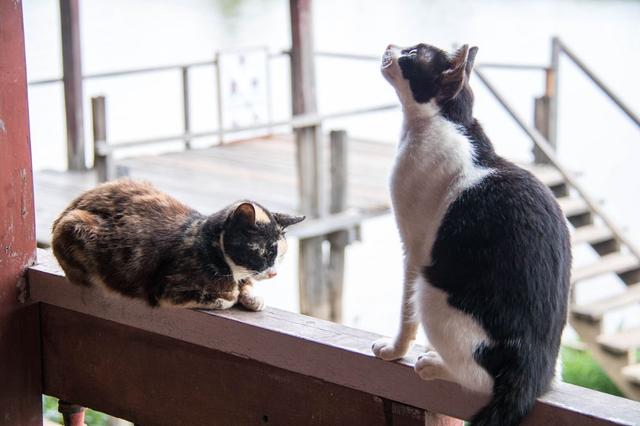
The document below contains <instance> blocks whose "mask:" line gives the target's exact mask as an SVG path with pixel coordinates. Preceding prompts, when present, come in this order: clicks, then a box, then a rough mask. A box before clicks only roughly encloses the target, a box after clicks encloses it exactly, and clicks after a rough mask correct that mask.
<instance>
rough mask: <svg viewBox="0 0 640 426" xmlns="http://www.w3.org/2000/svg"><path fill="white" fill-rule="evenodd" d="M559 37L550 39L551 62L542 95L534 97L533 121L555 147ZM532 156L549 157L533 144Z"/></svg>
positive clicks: (543, 159) (543, 160)
mask: <svg viewBox="0 0 640 426" xmlns="http://www.w3.org/2000/svg"><path fill="white" fill-rule="evenodd" d="M560 49H561V46H560V39H559V38H558V37H553V39H552V40H551V62H550V65H549V67H548V68H546V69H545V90H544V95H542V96H539V97H537V98H535V99H534V105H533V123H534V127H535V128H536V130H538V132H540V134H541V135H542V136H544V137H545V139H546V140H547V141H548V142H549V145H551V147H552V148H553V149H554V150H556V149H557V135H558V83H559V80H558V79H559V73H558V72H559V69H560ZM533 156H534V161H535V162H536V163H541V164H548V163H549V158H548V157H547V156H546V155H544V153H543V152H542V151H541V150H540V148H538V147H537V146H536V145H535V144H534V146H533Z"/></svg>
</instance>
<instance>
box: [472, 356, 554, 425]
mask: <svg viewBox="0 0 640 426" xmlns="http://www.w3.org/2000/svg"><path fill="white" fill-rule="evenodd" d="M483 349H484V351H481V352H484V353H483V354H478V353H476V354H477V355H479V358H480V361H481V364H485V365H486V364H490V365H486V366H487V367H489V368H488V369H489V370H493V369H492V368H491V364H492V365H493V366H495V367H497V371H496V370H493V371H492V373H493V374H492V375H493V376H494V378H495V379H494V384H493V396H492V397H491V400H490V401H489V403H488V404H487V405H485V406H484V407H483V408H482V409H481V410H480V411H478V412H477V413H476V414H475V415H474V416H473V418H472V419H471V422H470V425H471V426H518V425H519V424H520V423H521V422H522V420H523V419H524V417H525V416H526V415H527V414H528V413H529V411H531V409H532V408H533V406H534V404H535V402H536V399H537V397H538V396H539V395H541V394H542V393H543V392H544V391H545V390H546V389H547V387H548V386H549V382H550V381H551V378H552V376H553V366H552V367H551V370H549V369H548V368H546V367H547V366H546V365H545V364H546V363H544V362H543V363H540V361H541V359H535V358H536V357H535V355H533V354H531V353H528V354H527V353H523V352H524V351H523V350H522V349H521V350H520V351H517V352H519V353H518V354H514V353H513V352H512V353H511V355H512V356H509V355H507V356H506V357H505V353H504V352H503V353H501V354H499V355H498V354H497V352H498V351H499V350H498V349H496V348H491V349H489V348H483ZM500 350H502V351H503V350H504V348H502V349H500ZM492 352H493V353H492ZM506 352H510V351H509V350H507V351H506ZM496 355H497V356H496ZM514 355H515V356H514ZM538 356H540V354H539V355H538ZM523 358H527V359H523ZM482 361H485V362H482ZM501 363H507V364H508V368H500V367H499V365H500V364H501ZM536 364H537V365H536Z"/></svg>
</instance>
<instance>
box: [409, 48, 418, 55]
mask: <svg viewBox="0 0 640 426" xmlns="http://www.w3.org/2000/svg"><path fill="white" fill-rule="evenodd" d="M407 55H409V56H418V49H411V50H410V51H409V53H407Z"/></svg>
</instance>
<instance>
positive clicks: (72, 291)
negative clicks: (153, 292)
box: [28, 251, 640, 425]
mask: <svg viewBox="0 0 640 426" xmlns="http://www.w3.org/2000/svg"><path fill="white" fill-rule="evenodd" d="M28 280H29V286H30V292H31V294H30V300H31V303H34V304H35V303H37V304H38V306H39V310H40V324H41V336H42V338H41V341H42V342H43V344H42V349H41V350H42V377H43V386H44V389H43V392H44V393H46V394H49V395H52V396H55V397H58V398H61V399H64V400H66V401H71V402H73V403H76V404H81V405H83V406H88V407H91V408H95V409H98V410H100V411H103V412H106V413H108V414H112V415H115V416H118V417H121V418H125V419H127V420H130V421H133V422H135V423H138V424H142V425H150V424H154V425H162V424H167V425H175V424H260V423H264V424H267V423H272V424H328V425H329V424H331V425H332V424H349V422H350V423H351V424H370V425H375V424H407V425H419V424H420V425H423V424H425V411H427V412H428V413H439V414H442V415H446V416H451V417H455V418H458V419H469V418H470V416H471V415H472V414H473V413H474V412H475V411H476V410H478V409H479V408H480V407H481V406H482V405H483V404H484V403H486V401H487V396H486V395H478V394H474V393H471V392H468V391H465V390H463V389H461V388H460V387H459V386H458V385H456V384H453V383H449V382H444V381H431V382H427V381H422V380H421V379H420V378H419V377H418V376H417V375H416V374H415V372H414V371H413V364H414V361H415V359H416V356H417V354H418V353H419V352H420V350H421V349H422V348H420V347H416V348H415V349H414V350H413V351H412V352H411V353H410V354H409V355H408V356H407V357H406V358H404V359H403V360H401V361H399V362H386V361H382V360H380V359H377V358H375V357H374V356H373V355H372V354H371V351H370V346H371V342H372V341H374V340H375V339H376V338H378V337H379V336H378V335H376V334H373V333H369V332H365V331H362V330H357V329H353V328H350V327H345V326H342V325H338V324H334V323H331V322H327V321H323V320H319V319H315V318H311V317H307V316H303V315H298V314H294V313H290V312H285V311H280V310H277V309H270V308H267V309H266V310H265V311H263V312H258V313H255V312H247V311H242V310H238V309H231V310H228V311H215V312H211V311H201V310H188V309H171V308H156V309H153V308H149V307H148V306H146V305H145V304H144V303H142V302H140V301H137V300H132V299H125V298H121V297H120V296H116V295H112V294H107V293H106V292H104V291H103V290H100V289H97V290H93V289H89V288H83V287H78V286H74V285H72V284H70V283H69V282H68V281H67V280H66V278H65V277H64V275H63V274H62V272H61V270H60V269H59V267H58V265H57V263H56V262H55V260H54V259H53V257H52V256H51V254H50V253H49V252H45V251H40V252H39V253H38V263H37V264H36V265H35V266H33V267H31V268H30V269H29V270H28ZM433 417H434V414H427V418H428V419H429V418H433ZM639 421H640V403H637V402H634V401H631V400H626V399H622V398H618V397H614V396H611V395H607V394H602V393H599V392H595V391H591V390H588V389H583V388H580V387H576V386H572V385H568V384H558V385H556V386H555V387H554V388H553V389H552V390H551V391H549V392H548V393H547V394H546V395H544V396H543V397H542V398H540V399H539V401H538V402H537V404H536V406H535V408H534V409H533V411H532V413H531V414H530V416H529V417H528V418H527V420H526V422H525V424H531V425H534V424H535V425H538V424H539V425H543V424H544V425H546V424H553V425H633V424H638V422H639ZM427 423H428V422H427ZM428 424H429V423H428Z"/></svg>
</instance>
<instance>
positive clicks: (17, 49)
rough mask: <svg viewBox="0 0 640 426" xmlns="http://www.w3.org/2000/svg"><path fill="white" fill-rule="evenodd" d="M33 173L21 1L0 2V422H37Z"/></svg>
mask: <svg viewBox="0 0 640 426" xmlns="http://www.w3.org/2000/svg"><path fill="white" fill-rule="evenodd" d="M34 223H35V217H34V206H33V177H32V174H31V149H30V146H29V112H28V103H27V75H26V65H25V50H24V32H23V20H22V3H21V2H10V1H2V2H0V377H1V378H2V379H1V383H2V384H1V385H0V423H2V424H7V425H27V426H35V425H38V426H40V425H42V400H41V390H42V386H41V374H40V338H39V335H40V330H39V316H38V309H37V307H35V306H28V305H25V304H24V300H25V299H26V296H27V286H26V281H25V279H24V273H25V269H26V268H27V267H28V266H29V265H31V264H32V263H33V262H34V261H35V255H36V242H35V226H34Z"/></svg>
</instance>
